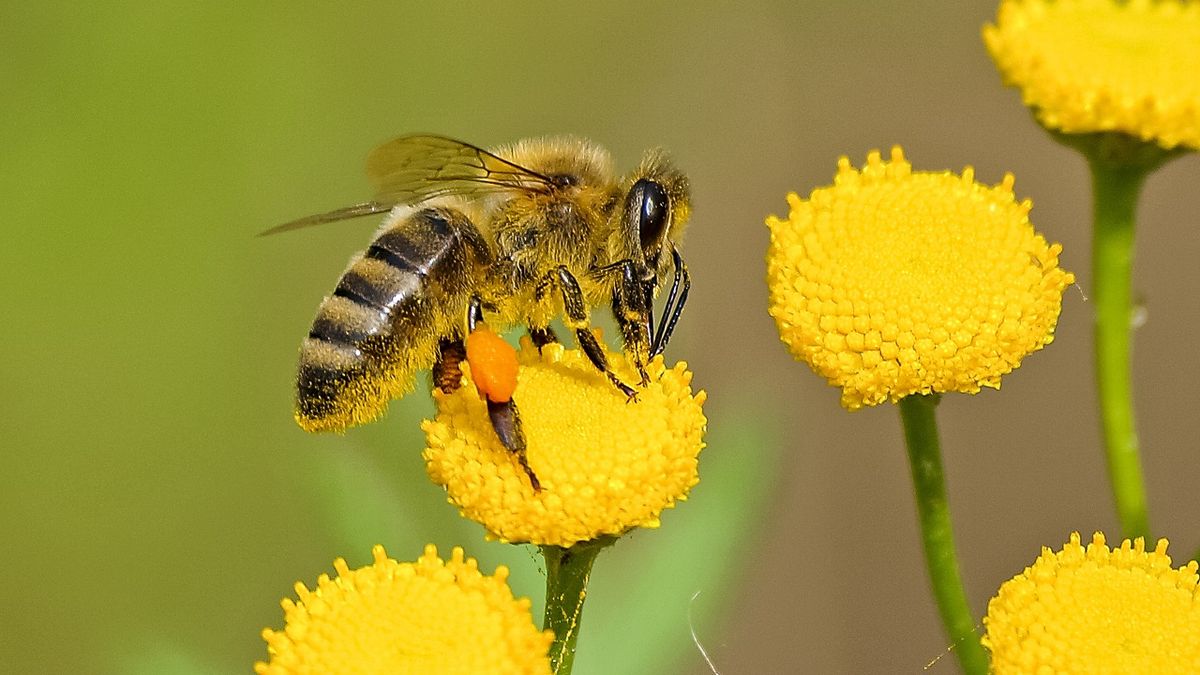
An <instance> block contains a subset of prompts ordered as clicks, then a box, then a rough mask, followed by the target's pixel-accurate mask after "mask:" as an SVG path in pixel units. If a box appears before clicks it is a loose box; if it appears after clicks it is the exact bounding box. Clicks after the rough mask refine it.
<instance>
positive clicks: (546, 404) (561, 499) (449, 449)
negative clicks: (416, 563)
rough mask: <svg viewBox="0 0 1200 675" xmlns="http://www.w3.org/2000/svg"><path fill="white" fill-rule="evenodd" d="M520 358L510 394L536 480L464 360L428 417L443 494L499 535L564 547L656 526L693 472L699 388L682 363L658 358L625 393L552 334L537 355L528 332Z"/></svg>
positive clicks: (619, 368)
mask: <svg viewBox="0 0 1200 675" xmlns="http://www.w3.org/2000/svg"><path fill="white" fill-rule="evenodd" d="M519 358H520V371H519V374H518V383H517V389H516V393H515V394H514V395H513V400H514V401H515V402H516V403H517V406H518V409H519V410H520V414H521V422H522V426H523V428H524V431H525V438H526V443H527V450H526V456H527V458H528V461H529V466H530V468H531V469H532V470H533V472H534V473H535V474H536V475H537V477H538V480H539V481H540V482H541V487H542V489H541V490H537V491H535V490H534V489H533V487H532V486H531V485H530V482H529V478H528V477H527V476H526V474H525V472H524V470H523V469H522V468H521V466H520V465H519V463H518V462H517V459H516V457H514V456H513V455H512V454H511V453H509V452H508V451H507V450H505V448H504V447H503V446H502V445H501V444H500V440H499V439H498V438H497V437H496V432H495V431H494V430H493V429H492V426H491V423H490V421H489V418H488V412H487V406H486V404H485V403H484V401H482V400H481V399H480V396H479V394H478V393H476V390H475V387H474V386H473V384H472V383H471V378H470V377H469V369H470V364H469V363H464V364H463V365H464V370H466V371H467V372H468V375H467V376H464V377H463V382H464V386H463V387H461V388H460V389H458V390H457V391H455V392H454V393H453V394H449V395H446V394H443V393H442V392H441V391H435V393H434V399H435V401H436V403H437V408H438V415H437V418H436V419H435V420H432V421H429V420H427V421H426V422H425V423H424V425H423V428H424V429H425V434H426V439H427V443H428V448H427V449H426V450H425V461H426V466H427V468H428V470H429V475H430V477H431V478H432V479H433V480H434V482H435V483H437V484H439V485H443V486H445V487H446V490H447V493H448V495H449V500H450V502H451V503H453V504H455V505H457V506H458V508H459V510H460V512H461V513H462V514H463V515H464V516H465V517H467V518H470V519H471V520H474V521H476V522H478V523H481V524H482V525H483V526H484V528H486V530H487V532H488V535H489V537H490V538H494V539H498V540H500V541H505V542H529V543H533V544H538V545H555V546H564V547H565V546H571V545H572V544H574V543H576V542H579V541H587V540H590V539H595V538H597V537H599V536H602V535H619V534H621V533H622V532H625V531H626V530H629V529H631V528H634V527H658V525H659V515H660V513H661V512H662V510H663V509H665V508H670V507H672V506H674V504H675V501H676V500H681V499H686V498H687V493H688V490H689V489H691V487H692V486H693V485H695V484H696V483H697V482H698V481H699V477H698V475H697V472H696V467H697V456H698V455H699V453H700V449H701V448H703V447H704V443H703V441H702V440H701V438H702V436H703V434H704V428H705V424H706V420H705V418H704V414H703V412H702V410H701V406H702V404H703V402H704V399H705V394H704V392H699V393H697V394H695V395H693V394H692V391H691V388H690V386H689V384H690V382H691V378H692V375H691V373H690V372H688V370H687V365H686V364H684V363H680V364H678V365H676V366H675V367H674V368H671V369H667V368H665V367H664V366H663V363H662V359H661V358H658V359H655V360H654V361H653V362H651V363H650V364H649V366H648V367H647V372H648V373H649V375H650V383H649V384H648V385H647V386H645V387H638V388H637V389H638V396H637V400H636V401H634V402H627V401H626V398H625V395H624V394H622V393H621V392H620V391H618V390H617V389H616V387H614V386H613V385H612V383H611V382H609V381H608V380H607V379H606V378H605V377H604V375H603V374H601V373H600V372H599V371H597V370H596V368H595V367H594V366H593V365H592V364H591V362H590V361H588V360H587V358H586V357H585V356H584V355H583V353H582V352H579V351H577V350H566V349H564V348H563V347H562V345H559V344H550V345H547V346H545V347H543V348H542V355H540V356H539V354H538V350H537V349H536V348H534V347H533V346H532V344H531V343H530V342H529V341H528V339H525V340H522V344H521V351H520V354H519ZM608 358H609V363H610V365H611V366H612V367H613V368H614V370H615V372H616V373H617V374H618V375H619V376H620V377H622V378H624V380H625V381H626V382H637V381H638V377H637V375H636V373H635V372H634V369H633V368H632V367H631V366H630V364H629V363H628V361H627V360H626V359H625V357H624V356H622V355H620V354H609V356H608Z"/></svg>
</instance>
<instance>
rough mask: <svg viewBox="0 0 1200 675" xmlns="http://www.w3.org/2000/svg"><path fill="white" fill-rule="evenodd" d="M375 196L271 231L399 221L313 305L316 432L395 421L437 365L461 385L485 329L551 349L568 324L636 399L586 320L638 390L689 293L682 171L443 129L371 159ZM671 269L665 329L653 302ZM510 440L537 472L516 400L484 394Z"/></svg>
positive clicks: (552, 141)
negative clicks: (514, 330) (595, 314)
mask: <svg viewBox="0 0 1200 675" xmlns="http://www.w3.org/2000/svg"><path fill="white" fill-rule="evenodd" d="M367 174H368V176H369V178H370V179H371V181H372V182H373V183H374V184H375V187H376V195H375V198H374V199H373V200H371V201H367V202H363V203H360V204H355V205H353V206H348V207H345V208H341V209H337V210H335V211H330V212H328V213H321V214H317V215H313V216H308V217H305V218H301V219H299V220H295V221H292V222H289V223H285V224H283V225H280V226H278V227H275V228H272V229H270V230H268V231H267V232H264V233H263V234H272V233H276V232H282V231H286V230H292V229H296V228H300V227H306V226H309V225H316V224H320V223H327V222H332V221H338V220H344V219H348V218H355V217H358V216H366V215H370V214H376V213H383V212H387V215H386V217H385V218H384V222H383V225H382V227H380V228H379V230H378V231H377V232H376V234H375V237H374V239H373V240H372V242H371V245H370V246H369V247H368V248H367V250H366V251H364V252H361V253H359V254H357V255H355V256H354V257H353V258H352V259H351V261H350V265H349V267H348V268H347V269H346V271H345V273H343V274H342V277H341V280H340V281H339V282H338V284H337V286H336V288H335V289H334V291H333V293H332V294H331V295H329V296H327V297H326V298H325V299H324V300H323V301H322V302H321V305H320V307H319V309H318V310H317V316H316V319H315V320H314V321H313V324H312V329H311V330H310V331H309V333H308V336H307V337H306V338H305V339H304V341H303V343H302V344H301V347H300V363H299V372H298V375H297V378H296V410H295V418H296V421H297V422H298V423H299V425H300V426H301V427H302V428H304V429H305V430H307V431H328V430H344V429H345V428H347V427H350V426H353V425H356V424H362V423H365V422H369V421H372V420H374V419H376V418H377V417H379V416H380V415H381V414H383V412H384V410H385V409H386V407H387V404H388V402H389V401H391V400H392V399H394V398H397V397H399V396H401V395H403V394H405V393H406V392H408V391H409V390H410V389H411V388H412V386H413V382H414V379H415V376H416V374H417V373H419V372H422V371H425V370H431V371H432V378H433V384H434V386H436V387H439V388H441V389H443V390H445V391H453V390H454V389H456V388H457V387H458V386H459V383H460V381H461V379H460V378H461V375H460V373H459V372H458V364H459V363H460V362H461V361H462V360H463V359H465V358H466V350H465V348H464V340H465V339H466V338H467V337H468V336H469V335H470V333H471V331H472V330H475V329H476V327H477V326H482V325H483V322H484V321H485V320H486V325H488V326H491V327H493V328H496V329H503V328H505V327H509V326H514V325H524V326H525V327H526V328H527V330H528V332H529V334H530V336H531V338H532V340H533V342H534V343H535V344H536V345H537V346H538V347H539V348H540V347H542V346H545V345H546V344H549V343H551V342H555V341H557V336H556V335H555V334H554V332H553V330H552V329H551V327H550V322H551V321H552V320H553V319H555V318H558V317H561V318H562V319H563V323H564V325H566V326H567V328H569V329H570V330H571V331H573V332H574V334H575V340H576V342H577V343H578V344H579V346H580V348H581V349H582V350H583V351H584V353H585V354H586V355H587V357H588V359H589V360H590V361H591V362H592V364H594V365H595V366H596V368H597V369H598V370H599V371H601V372H603V373H604V374H605V375H606V376H607V377H608V379H609V380H610V381H611V382H612V384H613V386H615V387H616V388H617V389H619V390H620V391H621V392H622V393H624V395H625V396H627V397H629V398H630V399H633V398H635V397H636V395H637V390H636V389H635V388H634V387H633V386H631V385H630V384H628V383H626V382H623V381H622V380H621V379H620V378H619V377H618V376H617V375H616V374H614V373H613V371H612V370H611V369H610V367H609V363H608V359H607V357H606V356H605V352H604V350H603V349H601V347H600V344H599V342H598V340H597V338H596V335H595V333H594V332H593V330H592V325H591V319H590V310H591V309H592V308H595V307H598V306H601V305H604V304H607V305H609V306H610V307H611V308H612V312H613V316H614V318H615V319H616V323H617V325H618V327H619V329H620V332H621V337H622V340H623V343H624V349H625V352H626V354H628V355H629V357H630V359H631V360H632V362H633V363H634V365H635V367H636V368H637V371H638V374H639V375H640V377H641V383H640V384H642V385H644V384H646V382H647V381H648V378H647V375H646V363H647V362H648V361H649V360H650V359H651V358H652V357H654V356H655V355H657V354H659V353H660V352H662V350H663V349H664V347H665V346H666V344H667V342H668V341H669V340H670V338H671V334H672V331H673V330H674V328H675V325H676V322H677V321H678V319H679V316H680V314H681V312H682V311H683V307H684V304H685V303H686V301H687V296H688V291H689V289H690V279H689V277H688V272H687V267H686V265H685V264H684V262H683V259H682V257H681V256H680V255H679V251H678V248H677V243H678V242H679V239H680V236H681V235H682V233H683V230H684V226H685V225H686V224H687V221H688V218H689V216H690V213H691V202H690V191H689V186H688V181H687V178H686V176H684V175H683V174H682V173H681V172H680V171H679V170H677V169H676V168H675V167H674V166H673V165H672V163H671V162H670V160H668V159H667V158H666V156H665V155H664V154H663V153H662V152H660V151H657V150H655V151H650V152H648V153H646V154H645V156H644V157H643V159H642V161H641V164H639V165H638V167H637V168H636V169H635V170H634V171H632V172H631V173H629V174H628V175H626V176H624V177H621V176H618V175H617V174H616V173H615V172H614V170H613V167H612V160H611V158H610V156H609V154H608V152H607V151H605V150H604V149H603V148H601V147H599V146H598V145H596V144H594V143H591V142H590V141H586V140H583V139H579V138H573V137H556V138H545V139H529V140H523V141H519V142H517V143H513V144H511V145H507V146H502V147H498V148H494V149H492V150H484V149H482V148H479V147H476V146H474V145H470V144H468V143H463V142H461V141H457V140H453V139H450V138H445V137H442V136H434V135H410V136H401V137H400V138H396V139H394V140H392V141H389V142H387V143H385V144H383V145H381V146H379V147H378V148H376V149H375V150H374V151H373V152H372V153H371V154H370V156H369V157H368V159H367ZM672 270H673V275H672V283H671V289H670V292H669V294H668V297H667V300H666V304H665V306H664V308H663V310H662V314H661V318H660V319H659V321H658V325H657V327H656V326H655V322H654V317H653V310H654V307H653V302H654V298H655V296H656V295H657V294H658V292H659V290H660V288H662V287H663V286H665V281H666V279H667V276H668V273H669V272H671V271H672ZM488 409H489V413H490V415H491V420H492V424H493V427H494V428H495V430H496V433H497V435H498V436H499V438H500V440H501V442H502V443H503V445H504V446H505V447H506V448H508V449H509V450H510V451H512V452H513V453H514V454H516V455H517V457H518V459H519V460H520V463H521V464H522V466H523V467H524V468H525V471H526V473H527V474H528V475H529V478H530V480H531V482H532V483H533V485H534V486H535V487H538V483H537V478H536V476H535V475H534V474H533V472H532V471H531V470H529V467H528V464H526V462H525V456H524V450H525V441H524V435H523V434H522V432H521V429H520V417H519V414H518V412H517V409H516V405H515V404H514V403H513V402H512V401H511V400H508V401H493V400H490V399H489V400H488Z"/></svg>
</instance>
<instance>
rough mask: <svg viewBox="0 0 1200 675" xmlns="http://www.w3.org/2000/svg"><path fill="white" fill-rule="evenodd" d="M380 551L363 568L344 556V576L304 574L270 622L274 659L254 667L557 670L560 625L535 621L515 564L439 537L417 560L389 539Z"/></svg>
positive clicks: (539, 674)
mask: <svg viewBox="0 0 1200 675" xmlns="http://www.w3.org/2000/svg"><path fill="white" fill-rule="evenodd" d="M372 555H373V556H374V562H373V563H372V564H370V565H367V566H366V567H361V568H359V569H355V570H351V569H350V568H349V566H347V565H346V561H345V560H342V559H341V558H338V559H337V560H336V561H334V563H333V566H334V569H335V570H337V576H336V577H334V578H332V579H330V578H329V577H328V576H327V575H324V574H322V575H321V576H320V578H318V579H317V586H316V588H314V589H311V590H310V589H309V588H307V587H306V586H305V585H304V584H302V583H297V584H296V595H297V600H295V601H293V600H291V599H285V600H284V601H283V614H284V622H285V624H286V625H285V627H284V629H283V630H279V631H276V630H272V629H270V628H268V629H266V630H264V631H263V638H264V639H265V640H266V641H267V651H268V653H269V654H270V662H269V663H258V664H255V666H254V670H255V672H256V673H258V674H259V675H299V674H300V673H397V674H399V675H404V674H409V673H411V674H412V675H416V674H417V673H422V674H427V675H452V674H453V675H457V674H460V673H461V674H462V675H474V674H476V673H505V674H508V675H549V673H550V660H549V657H548V652H549V649H550V644H551V643H552V642H553V641H554V635H553V633H551V632H550V631H540V630H538V629H537V628H535V627H534V625H533V617H532V615H531V614H530V610H529V607H530V603H529V599H528V598H521V599H519V600H518V599H514V598H513V595H512V591H511V590H509V587H508V583H507V579H508V569H507V568H505V567H503V566H501V567H498V568H496V573H495V574H494V575H491V576H489V575H485V574H483V573H481V572H480V571H479V566H478V563H476V561H475V559H474V558H464V557H463V550H462V549H461V548H455V549H454V550H453V551H452V552H451V554H450V560H447V561H445V562H443V561H442V560H440V559H439V558H438V557H437V549H436V548H434V547H433V546H432V545H429V546H426V547H425V553H424V555H422V556H421V557H420V558H418V559H417V561H416V562H411V563H408V562H404V563H401V562H397V561H395V560H393V559H391V558H388V557H387V553H386V552H384V550H383V547H382V546H376V547H375V548H374V549H373V550H372Z"/></svg>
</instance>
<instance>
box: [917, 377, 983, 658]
mask: <svg viewBox="0 0 1200 675" xmlns="http://www.w3.org/2000/svg"><path fill="white" fill-rule="evenodd" d="M940 399H941V396H939V395H936V394H934V395H912V396H906V397H904V398H903V399H901V400H900V403H899V406H900V418H901V420H902V421H903V423H904V440H905V444H906V445H907V447H908V461H909V467H910V469H911V471H912V479H913V492H914V494H915V496H916V500H917V514H918V516H919V519H920V522H921V537H922V540H923V543H924V547H925V565H926V567H927V568H928V570H929V581H930V585H931V586H932V587H933V595H934V598H935V599H936V600H937V606H938V613H939V614H940V615H941V617H942V625H943V626H945V628H946V633H947V634H948V635H949V637H950V640H951V642H952V645H953V649H954V654H955V656H956V657H957V658H958V662H959V664H960V665H961V666H962V669H963V672H965V673H967V674H968V675H976V674H979V675H984V674H986V673H987V672H988V657H987V653H986V652H985V651H984V650H983V646H982V645H981V644H980V642H979V636H978V634H976V632H975V624H976V621H975V615H974V614H972V613H971V607H970V605H969V604H967V596H966V592H965V591H964V589H963V584H962V577H961V576H960V575H959V572H958V556H957V554H956V553H955V550H954V527H953V525H952V523H951V520H950V505H949V502H948V501H947V499H946V484H945V477H944V475H943V471H942V457H941V444H940V442H939V440H938V429H937V417H936V414H935V413H936V410H937V404H938V401H939V400H940Z"/></svg>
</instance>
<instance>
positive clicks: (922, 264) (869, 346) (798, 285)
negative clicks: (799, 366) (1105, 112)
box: [767, 147, 1074, 410]
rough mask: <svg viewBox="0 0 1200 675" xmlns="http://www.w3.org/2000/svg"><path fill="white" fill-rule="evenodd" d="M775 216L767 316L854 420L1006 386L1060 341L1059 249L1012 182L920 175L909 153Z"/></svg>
mask: <svg viewBox="0 0 1200 675" xmlns="http://www.w3.org/2000/svg"><path fill="white" fill-rule="evenodd" d="M788 204H789V206H790V210H789V215H788V217H787V218H786V219H783V218H778V217H774V216H772V217H770V218H768V219H767V225H768V227H769V228H770V230H771V244H770V247H769V249H768V252H767V284H768V287H769V291H770V296H769V311H770V314H771V315H772V316H773V317H774V318H775V322H776V326H777V327H778V329H779V333H780V338H781V339H782V340H783V342H784V343H785V344H786V345H787V347H788V349H789V350H790V351H791V352H792V354H793V355H794V356H795V357H796V358H797V359H799V360H802V361H804V362H806V363H808V364H809V365H810V366H811V367H812V369H813V370H814V371H815V372H816V373H817V374H819V375H821V376H822V377H824V378H826V380H827V381H828V382H829V383H830V384H832V385H834V386H837V387H840V388H841V389H842V405H843V406H845V407H846V408H848V409H851V410H855V409H858V408H861V407H863V406H868V405H875V404H878V403H882V402H884V401H897V400H899V399H900V398H903V397H904V396H908V395H910V394H914V393H932V392H950V391H961V392H966V393H976V392H978V391H979V390H980V388H981V387H995V388H998V387H999V386H1000V377H1001V376H1002V375H1004V374H1006V373H1008V372H1010V371H1012V370H1013V369H1014V368H1016V367H1017V366H1018V365H1019V364H1020V362H1021V359H1023V358H1024V357H1025V356H1026V355H1027V354H1029V353H1031V352H1033V351H1036V350H1038V349H1040V348H1042V347H1043V346H1045V345H1046V344H1049V343H1050V342H1051V341H1052V340H1053V338H1054V327H1055V324H1056V323H1057V320H1058V314H1059V310H1060V307H1061V300H1062V292H1063V289H1064V288H1065V287H1066V286H1067V285H1069V284H1071V283H1073V282H1074V277H1073V276H1072V275H1071V274H1070V273H1067V272H1064V271H1063V270H1061V269H1060V268H1059V267H1058V255H1059V252H1060V251H1061V247H1060V246H1059V245H1057V244H1054V245H1049V244H1047V243H1046V241H1045V239H1044V238H1043V237H1042V236H1041V235H1039V234H1037V233H1036V232H1034V230H1033V227H1032V226H1031V225H1030V223H1029V219H1028V213H1029V209H1030V206H1031V204H1030V202H1028V201H1024V202H1017V201H1016V199H1015V198H1014V196H1013V177H1012V175H1011V174H1010V175H1006V176H1005V177H1004V179H1003V180H1002V181H1001V183H1000V184H999V185H996V186H991V187H989V186H984V185H980V184H978V183H976V182H975V179H974V171H973V170H972V169H971V168H969V167H968V168H967V169H966V170H964V171H963V173H962V175H956V174H953V173H950V172H914V171H913V170H912V166H911V165H910V164H909V163H908V162H907V161H906V160H905V158H904V154H903V152H902V151H901V149H900V148H899V147H895V148H893V149H892V153H891V158H890V160H889V161H885V160H883V158H882V156H881V155H880V153H879V152H872V153H870V154H869V155H868V157H867V162H866V165H865V166H864V167H863V168H862V169H861V170H856V169H855V168H854V167H853V166H851V164H850V160H849V159H848V158H846V157H842V158H841V159H840V160H839V162H838V171H837V175H836V176H835V178H834V184H833V185H832V186H830V187H825V188H819V189H817V190H814V191H813V192H812V194H811V195H810V196H809V198H808V199H803V198H801V197H800V196H798V195H796V194H794V193H793V194H790V195H788Z"/></svg>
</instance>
